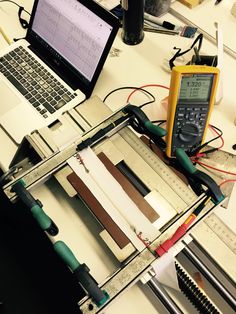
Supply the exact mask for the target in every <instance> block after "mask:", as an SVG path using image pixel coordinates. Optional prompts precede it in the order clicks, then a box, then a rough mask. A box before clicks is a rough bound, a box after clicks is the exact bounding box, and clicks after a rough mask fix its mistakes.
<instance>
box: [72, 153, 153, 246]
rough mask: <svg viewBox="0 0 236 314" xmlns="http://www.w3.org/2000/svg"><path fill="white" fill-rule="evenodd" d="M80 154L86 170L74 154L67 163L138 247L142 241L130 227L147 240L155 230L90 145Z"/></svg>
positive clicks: (141, 244)
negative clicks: (87, 170)
mask: <svg viewBox="0 0 236 314" xmlns="http://www.w3.org/2000/svg"><path fill="white" fill-rule="evenodd" d="M80 155H81V157H82V158H83V160H84V163H85V165H86V167H87V168H88V169H89V172H86V171H85V168H84V166H83V165H81V164H80V163H79V161H78V160H77V159H76V157H72V158H70V159H69V160H68V164H69V165H70V166H71V168H72V169H73V170H74V171H75V173H76V174H77V175H78V176H79V177H80V178H81V180H82V181H83V182H84V183H85V185H86V186H87V187H88V188H89V189H90V191H91V192H92V193H93V194H94V196H95V197H96V199H97V200H98V201H99V203H100V204H101V205H102V206H103V208H104V209H105V210H106V211H107V213H108V214H109V215H110V217H111V218H112V219H113V220H114V221H115V222H116V224H117V225H118V226H119V227H120V228H121V230H122V231H123V232H124V233H125V234H126V236H127V237H128V238H129V239H130V241H131V242H132V243H133V245H134V246H135V247H136V248H137V249H138V250H142V249H143V248H144V245H143V243H142V242H141V241H140V240H139V239H138V238H137V236H136V234H135V232H134V231H133V229H135V230H136V231H137V232H140V231H141V232H142V233H143V236H144V237H145V238H146V237H147V238H148V239H149V240H151V241H152V240H154V239H155V237H156V236H157V235H158V234H159V232H158V230H157V229H156V228H155V227H154V226H153V225H152V224H151V223H150V222H149V221H148V219H147V218H146V217H145V216H144V215H143V214H142V213H141V212H140V210H139V209H138V208H137V206H136V205H135V204H134V202H133V201H132V200H131V199H130V198H129V197H128V195H127V194H126V193H125V191H124V190H123V189H122V187H121V186H120V185H119V183H118V182H117V181H116V180H115V179H114V178H113V176H112V175H111V174H110V173H109V171H107V169H106V168H105V166H104V165H103V164H102V162H101V161H100V160H99V159H98V157H97V156H96V155H95V154H94V152H93V151H92V150H91V149H90V148H87V149H84V150H83V151H82V152H80Z"/></svg>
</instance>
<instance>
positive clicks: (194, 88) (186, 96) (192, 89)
mask: <svg viewBox="0 0 236 314" xmlns="http://www.w3.org/2000/svg"><path fill="white" fill-rule="evenodd" d="M213 78H214V74H185V75H183V76H182V79H181V87H180V93H179V100H181V101H184V102H185V101H189V100H190V101H200V102H206V101H209V98H210V94H211V87H212V82H213Z"/></svg>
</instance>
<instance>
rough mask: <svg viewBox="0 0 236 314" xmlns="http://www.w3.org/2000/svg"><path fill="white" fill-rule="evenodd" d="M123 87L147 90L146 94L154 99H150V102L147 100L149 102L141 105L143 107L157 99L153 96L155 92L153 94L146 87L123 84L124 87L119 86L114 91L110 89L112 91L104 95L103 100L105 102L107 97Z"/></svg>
mask: <svg viewBox="0 0 236 314" xmlns="http://www.w3.org/2000/svg"><path fill="white" fill-rule="evenodd" d="M123 89H135V90H141V91H143V92H145V93H146V94H148V95H149V96H151V97H152V99H153V100H152V101H149V102H147V103H144V104H142V105H141V106H142V107H143V106H145V105H147V104H149V103H153V102H154V101H156V98H155V97H154V96H153V94H151V93H150V92H149V91H147V90H146V89H144V88H141V87H133V86H123V87H118V88H116V89H113V90H112V91H110V92H109V93H108V94H107V95H106V96H105V97H104V99H103V102H105V101H106V99H107V98H108V97H109V96H110V95H111V94H113V93H114V92H117V91H119V90H123Z"/></svg>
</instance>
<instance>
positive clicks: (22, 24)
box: [0, 0, 31, 29]
mask: <svg viewBox="0 0 236 314" xmlns="http://www.w3.org/2000/svg"><path fill="white" fill-rule="evenodd" d="M1 2H9V3H13V4H15V5H16V6H17V7H18V8H19V10H18V18H19V21H20V24H21V26H22V27H23V28H24V29H27V28H28V27H29V23H28V22H27V21H26V20H25V19H23V18H22V17H21V13H22V12H23V11H24V12H26V13H27V14H28V15H29V16H30V15H31V14H30V13H29V12H28V11H27V10H25V8H24V7H22V6H20V5H19V4H18V3H16V2H15V1H11V0H0V3H1Z"/></svg>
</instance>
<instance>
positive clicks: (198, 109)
mask: <svg viewBox="0 0 236 314" xmlns="http://www.w3.org/2000/svg"><path fill="white" fill-rule="evenodd" d="M202 109H203V108H202ZM193 110H194V111H200V108H194V109H193Z"/></svg>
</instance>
